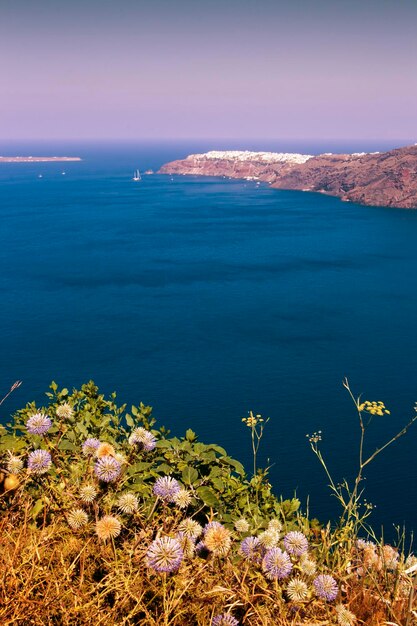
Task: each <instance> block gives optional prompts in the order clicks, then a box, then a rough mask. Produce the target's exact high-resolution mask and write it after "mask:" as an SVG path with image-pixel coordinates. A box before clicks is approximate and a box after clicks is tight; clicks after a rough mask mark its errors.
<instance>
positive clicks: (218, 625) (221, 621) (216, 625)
mask: <svg viewBox="0 0 417 626" xmlns="http://www.w3.org/2000/svg"><path fill="white" fill-rule="evenodd" d="M238 624H239V622H238V621H237V619H236V618H235V617H233V615H230V613H222V614H221V615H216V617H213V619H212V621H211V626H238Z"/></svg>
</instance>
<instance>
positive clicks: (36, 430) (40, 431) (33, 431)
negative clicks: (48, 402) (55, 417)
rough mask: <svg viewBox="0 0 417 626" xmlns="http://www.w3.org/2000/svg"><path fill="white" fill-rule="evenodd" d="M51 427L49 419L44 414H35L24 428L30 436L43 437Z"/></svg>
mask: <svg viewBox="0 0 417 626" xmlns="http://www.w3.org/2000/svg"><path fill="white" fill-rule="evenodd" d="M51 426H52V422H51V419H50V418H49V417H48V416H47V415H45V413H35V414H34V415H32V416H31V417H29V419H28V421H27V422H26V428H27V429H28V433H29V434H30V435H44V434H45V433H46V432H48V430H49V429H50V428H51Z"/></svg>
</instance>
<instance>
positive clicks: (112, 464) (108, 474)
mask: <svg viewBox="0 0 417 626" xmlns="http://www.w3.org/2000/svg"><path fill="white" fill-rule="evenodd" d="M121 469H122V466H121V465H120V463H119V461H116V459H115V458H114V457H112V456H110V455H109V454H106V455H105V456H102V457H101V458H99V459H98V461H97V462H96V464H95V465H94V472H95V474H96V476H97V478H99V479H100V480H103V481H104V482H105V483H111V482H113V481H114V480H116V479H117V478H118V477H119V474H120V471H121Z"/></svg>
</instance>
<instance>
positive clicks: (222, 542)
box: [204, 524, 232, 556]
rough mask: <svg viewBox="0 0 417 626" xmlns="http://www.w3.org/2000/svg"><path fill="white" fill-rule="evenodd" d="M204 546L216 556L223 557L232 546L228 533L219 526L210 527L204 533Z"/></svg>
mask: <svg viewBox="0 0 417 626" xmlns="http://www.w3.org/2000/svg"><path fill="white" fill-rule="evenodd" d="M204 544H205V546H206V548H207V550H210V552H212V553H213V554H214V555H216V556H225V555H226V554H227V553H228V552H229V550H230V548H231V545H232V538H231V536H230V531H229V530H228V529H227V528H225V527H224V526H222V524H219V525H218V526H212V527H211V528H209V529H208V530H206V531H205V533H204Z"/></svg>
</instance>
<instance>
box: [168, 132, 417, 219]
mask: <svg viewBox="0 0 417 626" xmlns="http://www.w3.org/2000/svg"><path fill="white" fill-rule="evenodd" d="M159 173H160V174H188V175H196V176H224V177H228V178H244V179H246V180H255V181H262V182H267V183H269V184H270V185H271V187H274V188H277V189H292V190H299V191H314V192H320V193H324V194H328V195H332V196H337V197H339V198H341V199H342V200H345V201H351V202H357V203H359V204H365V205H372V206H387V207H397V208H404V209H413V208H417V144H414V145H412V146H406V147H403V148H397V149H395V150H389V151H388V152H357V153H353V154H332V153H325V154H320V155H318V156H313V155H309V154H293V153H279V152H249V151H238V150H230V151H211V152H206V153H205V154H191V155H189V156H188V157H187V158H185V159H182V160H178V161H172V162H170V163H167V164H166V165H163V166H162V167H161V169H160V170H159Z"/></svg>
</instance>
